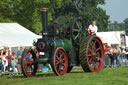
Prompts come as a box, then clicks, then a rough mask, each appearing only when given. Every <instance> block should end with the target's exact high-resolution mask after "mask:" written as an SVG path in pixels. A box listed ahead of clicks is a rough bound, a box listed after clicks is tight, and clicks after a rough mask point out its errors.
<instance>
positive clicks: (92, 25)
mask: <svg viewBox="0 0 128 85" xmlns="http://www.w3.org/2000/svg"><path fill="white" fill-rule="evenodd" d="M89 29H90V30H91V34H92V35H96V33H97V31H98V27H97V26H96V21H95V20H94V21H92V24H91V25H89Z"/></svg>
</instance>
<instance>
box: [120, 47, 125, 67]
mask: <svg viewBox="0 0 128 85" xmlns="http://www.w3.org/2000/svg"><path fill="white" fill-rule="evenodd" d="M120 50H121V53H120V65H121V64H122V62H123V59H124V55H123V54H124V52H123V51H124V49H123V48H122V47H120Z"/></svg>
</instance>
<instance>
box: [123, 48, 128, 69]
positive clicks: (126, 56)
mask: <svg viewBox="0 0 128 85" xmlns="http://www.w3.org/2000/svg"><path fill="white" fill-rule="evenodd" d="M124 54H125V66H126V67H128V47H126V49H125V52H124Z"/></svg>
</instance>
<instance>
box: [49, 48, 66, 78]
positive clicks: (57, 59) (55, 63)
mask: <svg viewBox="0 0 128 85" xmlns="http://www.w3.org/2000/svg"><path fill="white" fill-rule="evenodd" d="M52 56H53V57H52V60H51V67H52V69H53V71H54V72H55V74H56V75H57V76H61V75H64V74H65V73H66V72H67V69H68V56H67V54H66V52H65V51H64V49H63V48H61V47H59V48H56V49H54V51H53V55H52Z"/></svg>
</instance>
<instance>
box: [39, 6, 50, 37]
mask: <svg viewBox="0 0 128 85" xmlns="http://www.w3.org/2000/svg"><path fill="white" fill-rule="evenodd" d="M40 11H41V17H42V35H43V36H46V35H47V26H48V8H41V9H40Z"/></svg>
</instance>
